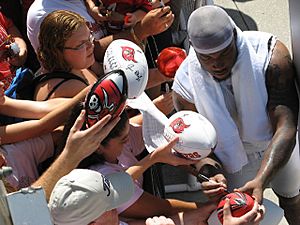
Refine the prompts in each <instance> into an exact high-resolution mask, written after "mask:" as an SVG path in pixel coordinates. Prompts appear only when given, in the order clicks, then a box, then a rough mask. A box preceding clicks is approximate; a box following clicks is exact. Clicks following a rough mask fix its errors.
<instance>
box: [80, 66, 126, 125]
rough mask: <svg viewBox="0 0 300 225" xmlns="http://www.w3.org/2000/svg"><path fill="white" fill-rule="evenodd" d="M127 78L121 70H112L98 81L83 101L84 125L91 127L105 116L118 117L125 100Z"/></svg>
mask: <svg viewBox="0 0 300 225" xmlns="http://www.w3.org/2000/svg"><path fill="white" fill-rule="evenodd" d="M127 92H128V84H127V78H126V77H125V74H124V72H123V71H122V70H114V71H111V72H109V73H108V74H106V75H105V77H104V78H102V79H101V80H98V81H97V82H96V83H95V84H94V85H93V87H92V88H91V90H90V92H89V93H88V94H87V97H86V100H85V110H86V124H87V126H88V127H91V126H93V125H94V124H95V123H96V122H97V121H99V120H100V119H102V118H103V117H104V116H106V115H107V114H110V115H112V118H114V117H117V116H119V115H120V114H121V113H122V112H123V110H124V108H125V103H126V100H127Z"/></svg>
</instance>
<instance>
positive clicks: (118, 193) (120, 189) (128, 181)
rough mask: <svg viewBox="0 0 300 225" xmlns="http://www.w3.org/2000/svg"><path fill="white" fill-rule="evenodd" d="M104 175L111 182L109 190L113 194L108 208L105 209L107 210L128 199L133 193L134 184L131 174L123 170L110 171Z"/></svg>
mask: <svg viewBox="0 0 300 225" xmlns="http://www.w3.org/2000/svg"><path fill="white" fill-rule="evenodd" d="M105 177H106V178H107V179H108V180H109V181H110V183H111V191H112V194H113V199H112V202H111V205H110V208H109V209H107V211H109V210H111V209H115V208H118V207H119V206H120V205H122V204H123V203H125V202H127V201H129V199H130V198H131V197H132V196H133V193H134V184H133V180H132V178H131V176H130V175H129V174H127V173H125V172H120V173H112V174H108V175H105Z"/></svg>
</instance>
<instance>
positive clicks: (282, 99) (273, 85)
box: [257, 41, 298, 187]
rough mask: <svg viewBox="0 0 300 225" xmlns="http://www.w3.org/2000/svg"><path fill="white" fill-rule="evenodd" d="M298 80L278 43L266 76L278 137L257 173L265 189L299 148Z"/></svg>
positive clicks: (283, 48) (271, 112) (276, 135)
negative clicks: (296, 141) (296, 148)
mask: <svg viewBox="0 0 300 225" xmlns="http://www.w3.org/2000/svg"><path fill="white" fill-rule="evenodd" d="M295 77H296V73H295V69H294V65H293V62H292V60H291V56H290V54H289V52H288V49H287V48H286V47H285V46H284V44H282V43H281V42H280V41H277V43H276V45H275V48H274V51H273V55H272V58H271V61H270V64H269V67H268V70H267V74H266V87H267V91H268V105H267V110H268V113H269V116H270V120H271V123H272V127H273V132H274V135H273V138H272V141H271V143H270V145H269V146H268V148H267V150H266V153H265V156H264V159H263V161H262V164H261V167H260V169H259V171H258V174H257V177H259V179H260V180H261V182H262V184H263V187H264V186H265V185H267V183H268V182H269V181H270V179H271V178H272V177H273V175H274V174H275V173H276V172H277V171H278V170H279V169H280V168H281V167H282V166H284V165H285V164H286V163H287V161H288V160H289V158H290V156H291V153H292V151H293V147H294V145H295V140H296V139H295V138H296V129H297V115H298V96H297V91H296V86H295Z"/></svg>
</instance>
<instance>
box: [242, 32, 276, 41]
mask: <svg viewBox="0 0 300 225" xmlns="http://www.w3.org/2000/svg"><path fill="white" fill-rule="evenodd" d="M243 35H244V37H246V38H247V39H248V40H249V41H250V42H251V43H252V44H254V43H257V42H261V41H267V42H268V40H269V39H270V38H271V37H273V36H274V34H271V33H267V32H263V31H258V30H251V31H250V30H249V31H243Z"/></svg>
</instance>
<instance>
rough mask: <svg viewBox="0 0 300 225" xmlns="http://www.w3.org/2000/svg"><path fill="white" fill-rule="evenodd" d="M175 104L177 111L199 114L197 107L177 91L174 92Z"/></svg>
mask: <svg viewBox="0 0 300 225" xmlns="http://www.w3.org/2000/svg"><path fill="white" fill-rule="evenodd" d="M173 104H174V107H175V109H176V111H180V110H192V111H194V112H197V109H196V106H195V105H194V104H193V103H190V102H188V101H187V100H185V99H184V98H182V97H181V96H180V95H179V94H178V93H176V92H175V91H173Z"/></svg>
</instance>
